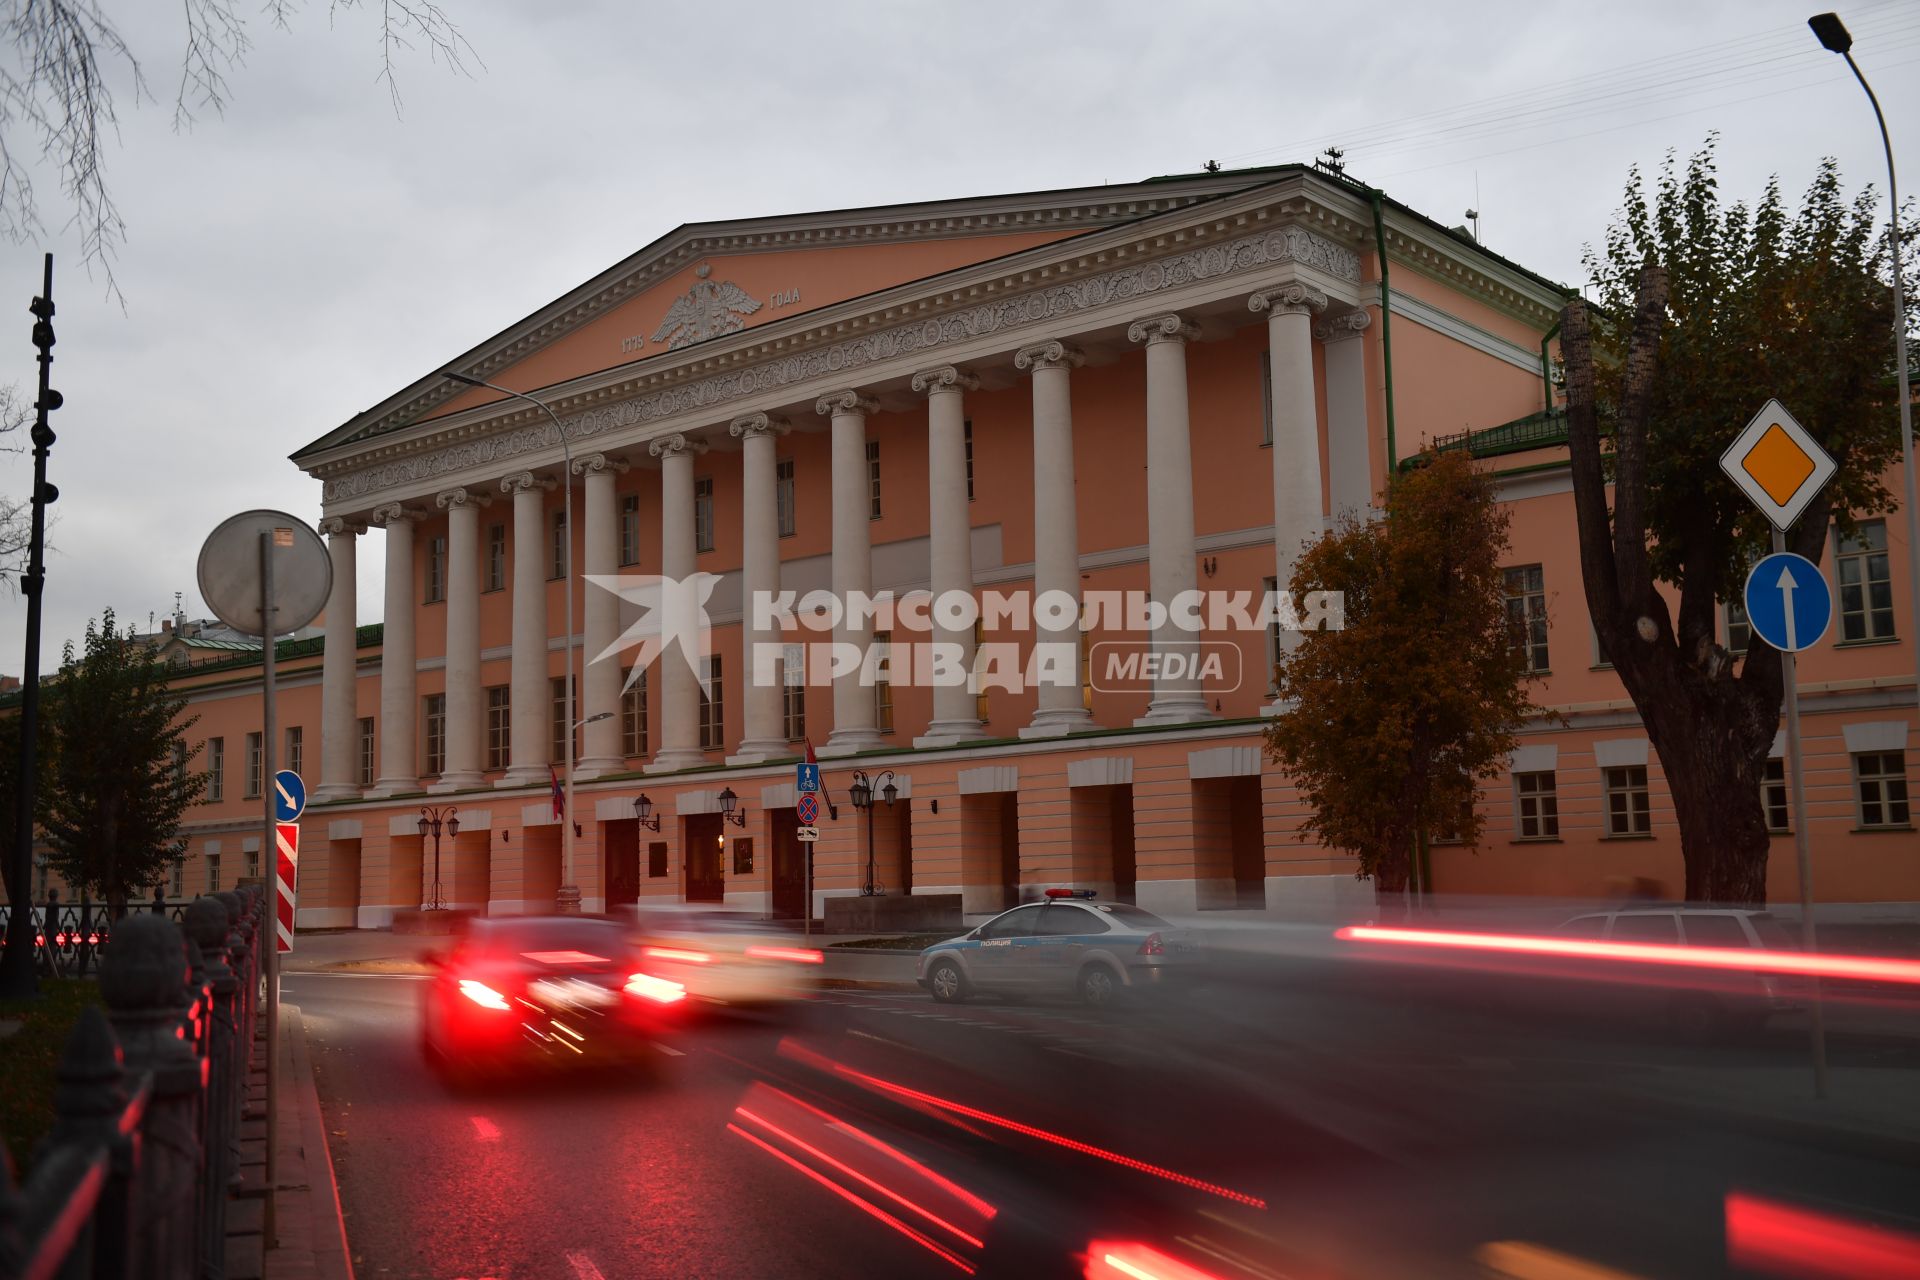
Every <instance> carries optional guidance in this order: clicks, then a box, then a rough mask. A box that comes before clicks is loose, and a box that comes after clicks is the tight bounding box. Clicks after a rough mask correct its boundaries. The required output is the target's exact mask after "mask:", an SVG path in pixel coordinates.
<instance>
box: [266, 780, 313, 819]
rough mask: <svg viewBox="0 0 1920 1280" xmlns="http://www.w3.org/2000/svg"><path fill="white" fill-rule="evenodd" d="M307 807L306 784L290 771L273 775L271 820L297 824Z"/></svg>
mask: <svg viewBox="0 0 1920 1280" xmlns="http://www.w3.org/2000/svg"><path fill="white" fill-rule="evenodd" d="M306 807H307V784H306V783H304V782H302V781H300V775H299V774H297V773H295V772H294V771H293V770H291V769H282V770H281V771H280V772H278V773H276V774H274V775H273V820H274V821H275V822H298V821H300V814H301V813H302V811H304V810H305V809H306Z"/></svg>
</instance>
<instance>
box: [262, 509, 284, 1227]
mask: <svg viewBox="0 0 1920 1280" xmlns="http://www.w3.org/2000/svg"><path fill="white" fill-rule="evenodd" d="M273 540H274V531H273V530H271V529H262V530H261V531H260V628H261V630H263V631H264V632H266V634H265V635H263V636H261V637H260V658H261V676H260V696H261V699H262V703H263V723H262V725H261V730H262V732H261V739H260V778H261V781H263V782H271V781H272V779H273V775H274V774H276V773H278V772H279V770H278V769H277V768H276V767H275V762H274V758H273V757H274V749H273V748H274V741H273V739H274V734H275V732H276V725H275V716H274V687H273V639H274V635H273V633H274V624H273ZM260 791H261V794H262V795H263V796H264V797H265V799H264V801H263V804H264V805H265V809H266V814H265V816H266V821H265V823H264V824H263V825H262V826H261V828H260V864H261V865H262V866H271V867H273V868H274V874H275V875H276V876H277V875H278V874H279V868H280V825H279V821H278V819H279V814H278V813H277V812H275V809H274V796H275V794H276V793H275V790H274V788H273V787H272V786H263V787H261V788H260ZM269 859H271V861H269ZM262 896H263V899H264V897H265V895H262ZM262 932H263V934H264V937H259V942H260V948H261V951H262V953H263V958H262V963H263V964H264V965H265V966H266V968H265V972H266V976H267V1062H266V1067H267V1098H266V1108H267V1169H266V1184H267V1186H266V1191H267V1199H266V1206H265V1210H266V1212H265V1220H264V1222H263V1224H262V1227H263V1229H262V1232H261V1234H262V1235H263V1237H264V1238H265V1240H266V1247H267V1248H269V1249H271V1248H272V1247H273V1245H274V1241H275V1236H274V1231H273V1189H274V1170H275V1167H276V1165H277V1164H278V1161H277V1159H276V1157H275V1153H274V1149H275V1147H276V1146H278V1140H279V1136H280V1135H279V1130H280V1124H279V1119H278V1116H277V1115H276V1111H275V1106H274V1104H275V1102H276V1100H277V1097H278V1095H277V1093H276V1092H275V1086H276V1085H277V1084H278V1083H279V1061H278V1060H279V1057H280V904H279V901H278V895H277V892H276V894H275V899H274V902H273V910H272V913H271V914H270V915H269V917H268V918H267V920H266V928H265V929H264V930H263V931H262Z"/></svg>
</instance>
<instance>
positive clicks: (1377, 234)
mask: <svg viewBox="0 0 1920 1280" xmlns="http://www.w3.org/2000/svg"><path fill="white" fill-rule="evenodd" d="M1384 194H1385V193H1384V192H1382V191H1381V190H1380V189H1379V188H1378V187H1368V188H1367V198H1368V199H1369V200H1371V201H1372V202H1373V245H1374V252H1375V253H1377V254H1378V255H1379V262H1380V359H1381V362H1382V363H1383V364H1384V365H1385V366H1386V375H1387V382H1386V392H1387V483H1388V484H1392V483H1393V479H1394V477H1395V476H1396V475H1398V474H1399V472H1400V452H1399V449H1398V447H1397V446H1396V444H1395V443H1394V434H1393V299H1392V297H1391V295H1390V293H1389V291H1388V288H1387V223H1386V215H1385V213H1384V211H1383V210H1382V207H1381V203H1380V201H1381V197H1382V196H1383V195H1384Z"/></svg>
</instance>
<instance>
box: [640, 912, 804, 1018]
mask: <svg viewBox="0 0 1920 1280" xmlns="http://www.w3.org/2000/svg"><path fill="white" fill-rule="evenodd" d="M634 921H635V935H636V940H637V941H638V943H639V947H640V958H641V960H642V961H643V962H644V963H645V964H646V966H647V970H648V972H650V973H657V974H659V975H660V976H662V977H664V978H670V979H672V980H673V981H675V982H678V983H680V984H681V985H682V986H683V987H685V988H686V991H687V998H688V999H689V1000H691V1001H697V1002H701V1003H705V1004H710V1005H729V1006H733V1005H770V1004H778V1003H781V1002H783V1001H787V1000H793V999H797V998H799V997H801V996H803V995H805V994H806V992H807V990H808V989H809V987H810V986H811V983H812V979H813V978H814V977H815V976H816V975H817V974H818V973H819V971H820V965H821V962H822V960H823V959H824V957H823V955H822V953H821V952H820V951H819V949H818V948H815V947H809V946H807V945H805V943H804V942H803V941H802V939H801V938H800V937H799V935H797V934H795V933H794V932H793V931H792V930H790V929H787V928H785V927H783V926H781V925H779V924H776V923H774V922H772V921H767V920H763V919H761V918H760V917H759V916H756V915H753V914H751V913H749V912H745V911H740V910H737V909H733V908H727V907H717V906H716V907H705V906H699V905H685V904H679V903H675V904H673V905H671V906H659V907H650V906H646V905H641V906H638V907H635V908H634Z"/></svg>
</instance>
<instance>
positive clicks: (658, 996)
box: [627, 973, 687, 1004]
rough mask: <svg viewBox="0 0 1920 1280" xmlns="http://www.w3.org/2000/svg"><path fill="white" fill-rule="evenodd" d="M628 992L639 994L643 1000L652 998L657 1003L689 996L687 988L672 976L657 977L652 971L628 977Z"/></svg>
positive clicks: (669, 1001) (632, 994)
mask: <svg viewBox="0 0 1920 1280" xmlns="http://www.w3.org/2000/svg"><path fill="white" fill-rule="evenodd" d="M627 994H628V995H630V996H638V997H640V998H641V999H642V1000H651V1001H653V1002H654V1003H655V1004H673V1003H675V1002H676V1001H679V1000H685V999H686V998H687V989H686V988H685V987H683V986H681V985H680V984H679V983H677V982H675V981H673V980H672V979H671V978H660V977H655V976H654V975H653V974H651V973H635V974H630V975H628V977H627Z"/></svg>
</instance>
